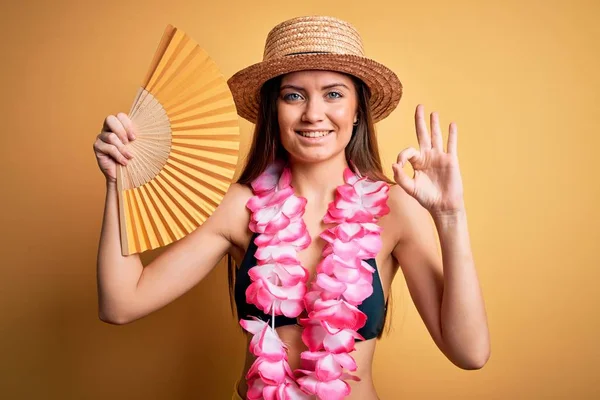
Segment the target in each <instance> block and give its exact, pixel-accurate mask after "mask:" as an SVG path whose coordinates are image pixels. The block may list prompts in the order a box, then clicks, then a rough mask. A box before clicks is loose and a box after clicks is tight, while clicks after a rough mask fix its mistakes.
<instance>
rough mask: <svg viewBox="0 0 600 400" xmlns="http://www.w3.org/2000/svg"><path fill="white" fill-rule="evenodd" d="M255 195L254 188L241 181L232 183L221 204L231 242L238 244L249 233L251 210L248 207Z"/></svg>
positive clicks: (227, 234) (220, 209)
mask: <svg viewBox="0 0 600 400" xmlns="http://www.w3.org/2000/svg"><path fill="white" fill-rule="evenodd" d="M253 195H254V193H253V192H252V188H250V187H249V186H248V185H244V184H241V183H232V184H231V185H230V186H229V189H228V190H227V193H225V196H224V197H223V199H222V200H221V203H220V204H219V207H218V211H219V213H220V214H221V215H222V216H223V221H222V223H223V230H224V234H225V235H226V236H227V237H228V239H229V240H230V242H231V243H233V244H235V245H237V244H238V243H239V242H240V240H243V237H244V236H246V235H247V233H248V225H249V224H250V210H249V209H248V208H247V207H246V204H247V203H248V200H250V198H251V197H252V196H253Z"/></svg>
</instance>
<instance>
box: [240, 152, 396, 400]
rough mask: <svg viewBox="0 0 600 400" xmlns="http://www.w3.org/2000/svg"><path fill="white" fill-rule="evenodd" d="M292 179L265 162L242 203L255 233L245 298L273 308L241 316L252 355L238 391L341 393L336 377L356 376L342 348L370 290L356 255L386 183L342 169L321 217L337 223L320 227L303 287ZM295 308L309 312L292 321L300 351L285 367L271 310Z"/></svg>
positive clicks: (296, 395) (294, 313) (374, 245)
mask: <svg viewBox="0 0 600 400" xmlns="http://www.w3.org/2000/svg"><path fill="white" fill-rule="evenodd" d="M291 179H292V174H291V171H290V169H289V168H288V167H284V165H283V164H282V163H279V162H278V163H274V164H271V165H270V166H269V167H268V168H267V169H266V170H265V171H264V172H263V173H262V174H261V175H260V176H259V177H258V178H257V179H256V180H255V181H254V182H252V189H253V192H254V196H253V197H252V198H250V200H248V203H247V204H246V206H247V207H248V208H249V209H250V210H251V212H252V217H251V221H250V225H249V227H250V230H251V231H252V232H256V233H260V235H258V236H257V237H256V240H255V243H256V245H257V247H258V248H257V251H256V259H257V260H258V263H257V265H256V266H255V267H253V268H251V269H250V271H249V275H250V278H251V280H252V284H251V285H250V286H249V287H248V288H247V290H246V301H247V302H248V303H251V304H254V305H256V307H258V308H259V309H261V310H263V312H265V313H267V314H271V315H272V316H273V318H272V320H271V321H272V322H273V326H270V325H269V324H268V322H266V321H262V320H260V319H258V318H255V317H252V319H247V320H244V319H241V320H240V325H241V326H242V327H243V328H244V329H245V330H246V331H248V332H250V333H252V334H253V338H252V340H251V342H250V352H251V353H252V354H254V355H255V356H256V357H257V358H256V360H255V362H254V363H253V364H252V366H251V367H250V369H249V370H248V373H247V374H246V380H247V383H248V392H247V399H250V400H254V399H266V400H283V399H293V400H300V399H311V398H314V397H313V396H316V398H317V399H327V400H337V399H343V398H344V397H346V396H348V395H349V394H350V386H349V385H348V383H347V382H346V381H345V380H347V379H352V380H360V378H358V377H357V376H354V375H351V374H349V373H347V372H344V369H347V370H349V371H356V369H357V366H356V362H355V360H354V359H353V358H352V357H351V356H350V354H349V353H350V352H352V351H354V350H355V347H354V343H355V340H354V339H360V340H364V338H363V337H362V336H361V335H360V334H358V332H357V330H359V329H360V328H361V327H363V326H364V324H365V322H366V318H367V317H366V315H365V314H364V313H363V312H362V311H360V310H359V309H358V308H357V306H358V305H360V304H361V303H362V302H363V301H364V300H365V299H366V298H368V297H369V296H370V295H371V293H372V292H373V272H374V271H375V269H374V268H373V267H371V266H370V265H369V264H368V263H366V262H365V261H363V259H368V258H374V257H375V256H376V255H377V253H378V252H379V250H380V249H381V237H380V232H381V228H380V227H379V225H377V224H376V221H377V219H378V218H379V217H381V216H383V215H385V214H387V213H389V208H388V206H387V198H388V191H389V186H388V185H387V184H386V183H385V182H381V181H378V182H373V181H370V180H368V179H367V178H366V177H360V176H356V175H355V174H354V173H353V172H352V171H351V170H350V169H349V168H346V169H345V170H344V181H345V182H346V183H345V184H344V185H340V186H338V187H337V189H336V193H335V200H334V201H333V202H331V203H330V204H329V207H328V210H327V214H326V215H325V217H324V218H323V222H325V223H336V224H337V225H336V226H335V227H333V228H330V229H326V230H324V231H323V232H322V233H321V235H320V237H321V238H322V239H324V240H325V241H326V242H327V243H326V245H325V247H324V249H323V253H322V255H323V257H324V258H323V259H322V260H321V262H320V263H319V264H318V266H317V269H316V274H317V275H316V280H315V281H314V282H312V284H311V285H310V290H309V289H308V288H307V285H308V280H309V272H308V271H307V270H306V268H304V267H303V266H302V265H301V264H300V261H299V260H298V251H300V250H302V249H305V248H307V247H308V246H309V244H310V242H311V238H310V235H309V234H308V230H307V229H306V225H305V223H304V220H303V219H302V216H303V214H304V211H305V206H306V199H305V198H303V197H297V196H296V195H295V194H294V191H293V188H292V186H291ZM304 309H306V312H307V315H308V318H300V324H301V325H302V326H303V332H302V341H303V342H304V344H305V345H306V346H307V347H308V351H304V352H302V353H301V358H302V360H303V363H302V369H298V370H296V371H295V372H292V370H291V368H290V365H289V364H288V357H287V346H286V345H285V344H284V343H283V342H282V341H281V339H280V338H279V336H278V334H277V332H276V331H275V329H274V318H275V316H276V315H285V316H286V317H289V318H296V317H298V316H299V315H300V314H301V313H302V311H304ZM294 373H299V374H300V375H301V376H300V377H296V376H295V374H294Z"/></svg>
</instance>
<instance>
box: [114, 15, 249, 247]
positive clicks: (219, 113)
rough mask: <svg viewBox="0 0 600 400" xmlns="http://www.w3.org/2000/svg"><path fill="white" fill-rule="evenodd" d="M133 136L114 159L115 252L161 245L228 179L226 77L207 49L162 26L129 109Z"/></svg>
mask: <svg viewBox="0 0 600 400" xmlns="http://www.w3.org/2000/svg"><path fill="white" fill-rule="evenodd" d="M129 117H130V118H131V120H132V122H133V124H134V127H135V132H136V139H135V140H134V141H131V142H129V143H128V144H127V145H126V147H127V149H128V150H129V151H130V152H131V153H133V155H134V157H133V159H131V160H129V163H128V164H127V166H123V165H120V164H117V189H118V193H119V220H120V232H121V250H122V254H123V255H129V254H134V253H140V252H143V251H146V250H149V249H155V248H158V247H162V246H166V245H168V244H170V243H172V242H174V241H176V240H179V239H181V238H182V237H184V236H186V235H187V234H189V233H191V232H192V231H194V229H196V228H197V227H198V226H200V225H202V223H203V222H204V221H206V219H207V218H208V217H209V216H210V215H211V214H212V212H213V211H214V210H215V209H216V208H217V206H218V205H219V203H220V201H221V199H222V198H223V196H224V195H225V192H226V191H227V189H228V188H229V185H230V184H231V182H232V180H233V175H234V172H235V168H236V165H237V159H238V151H239V140H240V130H239V125H238V117H237V113H236V109H235V103H234V101H233V97H232V95H231V92H230V90H229V87H228V86H227V81H226V79H225V78H224V77H223V75H222V74H221V73H220V71H219V70H218V68H217V66H216V65H215V63H214V62H213V61H212V60H211V59H210V57H209V56H208V54H207V53H206V52H205V51H204V50H202V49H201V48H200V47H199V46H198V44H196V43H195V42H194V41H193V40H192V39H191V38H190V37H189V36H188V35H186V34H185V33H184V32H182V31H181V30H179V29H177V28H175V27H173V26H172V25H169V26H167V29H166V30H165V33H164V35H163V37H162V40H161V42H160V44H159V46H158V49H157V51H156V53H155V55H154V59H153V61H152V64H151V65H150V69H149V71H148V74H147V75H146V78H145V80H144V82H143V84H142V86H141V87H140V89H139V91H138V93H137V96H136V98H135V101H134V102H133V105H132V107H131V111H130V112H129Z"/></svg>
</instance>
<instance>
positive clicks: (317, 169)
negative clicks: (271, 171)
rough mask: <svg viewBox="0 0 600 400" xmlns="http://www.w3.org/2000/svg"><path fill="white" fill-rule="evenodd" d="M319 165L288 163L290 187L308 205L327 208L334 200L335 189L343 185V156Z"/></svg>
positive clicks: (344, 165)
mask: <svg viewBox="0 0 600 400" xmlns="http://www.w3.org/2000/svg"><path fill="white" fill-rule="evenodd" d="M342 156H343V157H338V158H335V159H331V160H327V161H323V162H319V163H298V162H290V164H289V167H290V170H291V172H292V187H293V188H294V192H295V193H296V195H297V196H301V197H305V198H306V200H307V202H308V203H309V204H313V205H315V206H318V205H319V204H320V205H321V206H327V205H328V204H329V203H330V202H331V201H333V199H334V195H335V189H336V188H337V187H338V186H340V185H343V184H344V169H345V168H348V163H347V162H346V158H345V155H344V154H342Z"/></svg>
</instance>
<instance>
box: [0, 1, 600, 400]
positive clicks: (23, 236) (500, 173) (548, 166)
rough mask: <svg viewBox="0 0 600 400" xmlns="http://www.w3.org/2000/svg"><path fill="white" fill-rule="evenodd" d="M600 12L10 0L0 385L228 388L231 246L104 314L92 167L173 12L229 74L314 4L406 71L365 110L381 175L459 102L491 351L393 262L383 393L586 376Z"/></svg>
mask: <svg viewBox="0 0 600 400" xmlns="http://www.w3.org/2000/svg"><path fill="white" fill-rule="evenodd" d="M599 12H600V6H599V3H598V2H596V1H582V0H578V1H571V2H567V1H550V2H548V1H531V0H528V1H523V0H509V1H504V2H497V1H494V2H492V1H489V2H482V1H474V0H473V1H461V0H458V1H443V0H434V1H403V2H397V1H377V0H370V1H322V0H319V1H314V0H307V1H302V2H282V1H265V2H232V1H227V0H225V1H217V2H210V3H208V2H205V1H177V0H171V1H153V0H150V1H106V2H89V1H87V2H86V1H83V2H82V1H68V2H67V1H57V2H43V1H31V0H30V1H22V2H14V3H13V4H10V5H8V2H4V4H3V5H2V6H1V12H0V22H1V23H0V27H1V28H0V29H2V32H1V35H0V41H1V43H2V62H1V63H0V68H1V71H2V73H1V74H0V77H1V80H2V82H1V86H0V88H1V90H2V96H0V102H1V103H0V106H1V107H0V110H1V111H0V112H1V113H2V132H1V138H2V146H1V152H2V153H1V155H2V159H1V162H2V168H0V170H1V174H2V177H1V178H2V180H1V182H2V185H1V188H2V189H1V191H2V196H1V199H2V200H1V201H2V207H1V210H2V213H1V215H2V221H1V223H0V229H1V230H2V232H1V235H2V236H1V238H2V240H1V243H2V244H1V249H0V250H1V252H2V258H1V261H0V262H1V269H0V274H1V275H0V282H1V283H0V285H1V286H0V296H1V298H0V321H1V323H0V324H1V325H0V335H1V336H0V360H1V361H0V397H1V398H4V399H109V398H110V399H128V400H133V399H228V398H229V397H228V396H230V392H231V388H232V385H233V382H234V379H235V378H236V376H237V375H238V374H239V372H240V369H241V367H242V358H241V357H242V354H243V351H244V343H243V340H242V336H241V334H240V332H239V329H238V327H237V321H236V320H234V319H233V318H232V317H231V315H230V313H229V304H228V296H227V282H226V281H227V279H226V269H225V267H224V265H223V264H221V265H219V266H218V267H217V268H215V269H214V270H213V272H212V273H211V274H210V275H209V276H208V277H207V278H206V279H205V280H204V281H202V282H201V283H200V284H199V285H197V286H196V287H195V288H193V289H192V290H191V291H190V292H188V293H186V294H185V295H184V296H182V297H181V298H179V299H178V300H177V301H175V302H174V303H172V304H170V305H168V306H167V307H165V308H163V309H161V310H159V311H157V312H155V313H153V314H151V315H149V316H148V317H146V318H143V319H142V320H139V321H137V322H135V323H133V324H130V325H125V326H112V325H108V324H105V323H102V322H101V321H100V320H99V319H98V317H97V299H96V281H95V280H96V273H95V268H96V264H95V263H96V251H97V244H98V239H99V235H100V226H101V221H102V211H103V207H104V195H105V187H104V181H103V176H102V175H101V173H100V172H99V170H98V167H97V165H96V161H95V158H94V155H93V151H92V144H93V142H94V140H95V138H96V135H97V134H98V132H99V130H100V127H101V124H102V121H103V119H104V118H105V117H106V116H107V115H109V114H116V113H118V112H120V111H124V112H127V111H128V110H129V107H130V105H131V101H133V97H134V95H135V93H136V90H137V87H138V85H139V83H140V82H141V80H142V78H143V77H144V76H145V73H146V70H147V67H148V65H149V63H150V61H151V59H152V55H153V54H154V50H155V49H156V46H157V44H158V41H159V39H160V36H161V35H162V33H163V30H164V28H165V26H166V25H167V24H168V23H171V24H173V25H175V26H177V27H179V28H181V29H182V30H184V31H186V32H187V33H188V34H190V35H191V36H192V37H193V38H194V39H196V41H198V42H199V43H200V44H201V46H202V47H203V48H205V49H206V50H207V52H208V53H209V54H210V55H211V56H212V57H213V59H214V60H215V61H216V62H217V64H218V65H219V66H220V68H221V69H222V71H223V74H224V75H225V76H226V77H229V76H231V75H232V74H233V73H235V72H236V71H237V70H239V69H241V68H243V67H245V66H247V65H249V64H251V63H254V62H258V61H260V59H261V57H262V50H263V45H264V40H265V37H266V35H267V33H268V31H269V30H270V29H271V28H272V27H273V26H274V25H275V24H277V23H279V22H281V21H283V20H285V19H288V18H291V17H294V16H299V15H308V14H324V15H332V16H336V17H339V18H342V19H346V20H348V21H350V22H351V23H353V24H354V25H355V26H356V27H357V28H358V30H359V31H360V32H361V34H362V36H363V39H364V44H365V48H366V52H367V55H369V56H371V57H373V58H375V59H376V60H378V61H380V62H382V63H384V64H386V65H387V66H389V67H390V68H391V69H392V70H394V71H395V72H396V73H397V74H398V76H399V77H400V80H401V81H402V83H403V84H404V88H405V94H404V96H403V98H402V100H401V102H400V105H399V107H398V108H397V110H396V111H395V112H394V113H393V114H392V115H391V116H390V117H389V118H388V119H386V120H385V121H383V122H382V123H380V124H378V135H379V138H380V141H381V147H382V151H383V158H384V165H385V171H386V173H388V175H390V176H391V163H392V161H393V160H395V158H396V156H397V154H398V153H399V152H400V151H401V150H402V149H403V148H405V147H407V146H417V141H416V135H415V129H414V121H413V113H414V110H415V107H416V105H417V104H418V103H422V104H424V105H425V107H426V112H428V113H429V112H431V111H434V110H435V111H438V112H439V113H440V116H441V121H442V123H443V127H444V137H447V127H448V124H449V123H450V122H451V121H455V122H456V123H457V124H458V129H459V159H460V165H461V171H462V176H463V180H464V185H465V201H466V206H467V211H468V221H469V228H470V233H471V240H472V245H473V253H474V257H475V260H476V266H477V269H478V273H479V277H480V279H481V284H482V288H483V291H484V295H485V300H486V306H487V311H488V317H489V322H490V330H491V338H492V356H491V359H490V360H489V362H488V364H487V365H486V366H485V367H484V368H483V369H481V370H478V371H464V370H460V369H458V368H457V367H455V366H454V365H453V364H452V363H450V362H449V361H448V360H447V359H446V358H445V357H444V356H443V354H442V353H441V352H440V351H439V350H438V349H437V348H436V347H435V345H434V343H433V341H432V340H431V338H430V337H429V335H428V333H427V331H426V329H425V327H424V325H423V322H422V321H421V319H420V317H419V316H418V314H417V312H416V310H415V308H414V306H413V304H412V302H411V299H410V296H409V295H408V291H407V289H406V286H405V282H404V280H403V277H402V275H401V274H399V275H398V276H397V279H396V281H395V282H394V286H393V288H394V307H393V327H392V331H391V333H390V334H389V335H388V336H385V337H384V339H383V340H382V341H381V342H380V343H379V344H378V348H377V352H376V358H375V362H374V379H375V384H376V387H377V389H378V392H379V394H380V396H381V398H382V400H393V399H546V398H560V399H592V398H600V385H599V383H598V373H599V372H598V363H599V362H600V354H599V353H600V346H599V345H598V343H597V340H598V337H599V336H600V335H599V333H600V326H599V312H598V303H599V301H598V300H599V295H598V290H597V287H598V281H599V278H600V273H599V269H600V257H599V253H600V252H599V249H598V247H599V244H600V243H599V235H598V223H599V222H600V218H599V217H600V213H599V211H598V205H599V204H600V179H599V178H598V173H599V172H600V171H599V168H598V154H597V153H598V149H599V147H600V139H599V136H600V132H599V130H598V116H599V115H598V111H599V110H600V108H599V105H600V98H599V93H600V78H599V77H598V71H600V57H599V54H600V44H599V43H600V28H599V26H600V25H599V24H598V22H597V19H598V16H599ZM242 128H243V131H244V135H245V136H244V142H243V143H242V146H243V148H244V149H246V148H247V145H248V141H249V138H248V134H249V132H250V128H251V126H250V124H248V123H247V122H246V121H242ZM156 254H157V252H154V253H147V254H144V257H143V260H144V262H145V263H148V262H150V261H151V259H152V258H153V257H155V256H156Z"/></svg>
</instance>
